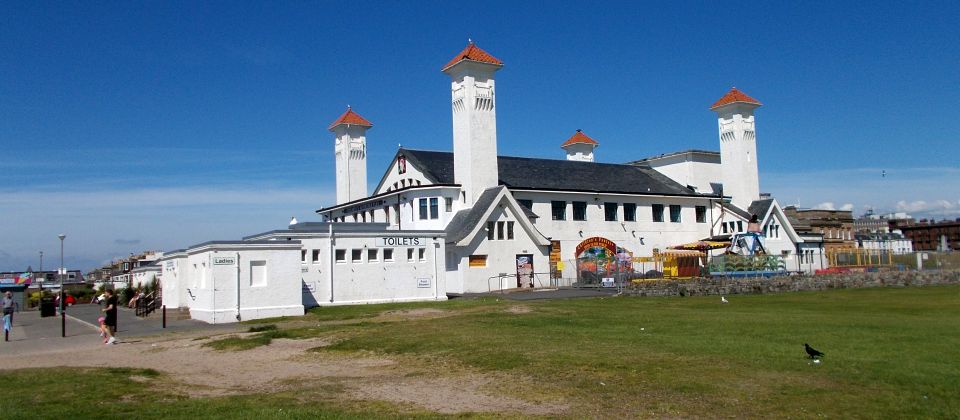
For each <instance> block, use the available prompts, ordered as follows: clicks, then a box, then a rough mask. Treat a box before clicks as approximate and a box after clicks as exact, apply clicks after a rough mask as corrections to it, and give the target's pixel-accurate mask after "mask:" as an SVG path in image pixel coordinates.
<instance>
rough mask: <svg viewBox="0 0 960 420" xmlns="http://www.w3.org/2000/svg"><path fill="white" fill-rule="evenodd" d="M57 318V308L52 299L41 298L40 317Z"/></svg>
mask: <svg viewBox="0 0 960 420" xmlns="http://www.w3.org/2000/svg"><path fill="white" fill-rule="evenodd" d="M48 316H57V306H56V305H54V304H53V298H52V297H44V298H40V317H41V318H46V317H48Z"/></svg>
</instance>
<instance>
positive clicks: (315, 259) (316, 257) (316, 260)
mask: <svg viewBox="0 0 960 420" xmlns="http://www.w3.org/2000/svg"><path fill="white" fill-rule="evenodd" d="M313 263H314V264H320V250H319V249H315V250H313Z"/></svg>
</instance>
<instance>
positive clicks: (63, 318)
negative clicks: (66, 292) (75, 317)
mask: <svg viewBox="0 0 960 420" xmlns="http://www.w3.org/2000/svg"><path fill="white" fill-rule="evenodd" d="M57 237H58V238H60V336H61V337H66V336H67V314H66V313H65V312H63V275H64V274H66V272H65V271H66V270H65V269H64V268H63V240H64V239H66V237H67V235H64V234H62V233H61V234H59V235H57Z"/></svg>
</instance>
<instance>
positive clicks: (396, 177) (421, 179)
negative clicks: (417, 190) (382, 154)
mask: <svg viewBox="0 0 960 420" xmlns="http://www.w3.org/2000/svg"><path fill="white" fill-rule="evenodd" d="M430 184H432V182H430V181H429V180H428V179H427V176H426V175H424V174H423V172H421V171H420V169H419V168H417V167H415V166H413V164H412V163H411V162H410V161H407V163H406V170H405V171H404V173H402V174H401V173H400V169H399V168H398V162H397V161H396V160H394V161H393V163H391V164H390V167H389V168H388V169H387V173H386V174H384V177H383V179H382V180H381V181H380V185H379V186H378V187H377V190H376V191H374V192H373V194H374V195H377V194H382V193H385V192H387V191H393V190H399V189H401V188H406V187H409V186H418V185H430Z"/></svg>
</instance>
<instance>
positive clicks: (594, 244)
mask: <svg viewBox="0 0 960 420" xmlns="http://www.w3.org/2000/svg"><path fill="white" fill-rule="evenodd" d="M591 248H604V249H606V250H608V251H610V255H614V254H616V253H617V244H615V243H613V241H611V240H609V239H607V238H601V237H599V236H594V237H592V238H587V239H584V240H583V242H580V244H578V245H577V253H576V255H577V256H580V255H581V254H583V251H586V250H588V249H591Z"/></svg>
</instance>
